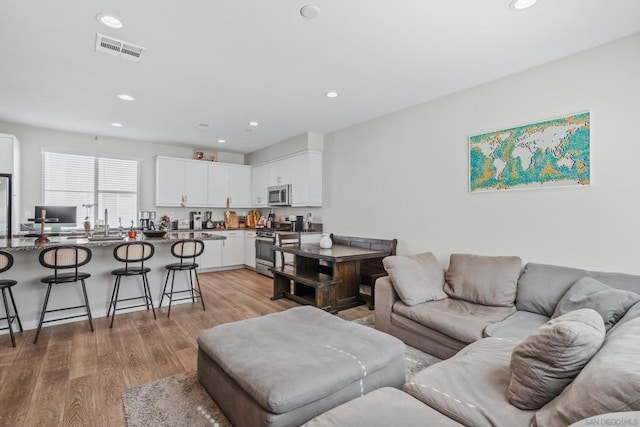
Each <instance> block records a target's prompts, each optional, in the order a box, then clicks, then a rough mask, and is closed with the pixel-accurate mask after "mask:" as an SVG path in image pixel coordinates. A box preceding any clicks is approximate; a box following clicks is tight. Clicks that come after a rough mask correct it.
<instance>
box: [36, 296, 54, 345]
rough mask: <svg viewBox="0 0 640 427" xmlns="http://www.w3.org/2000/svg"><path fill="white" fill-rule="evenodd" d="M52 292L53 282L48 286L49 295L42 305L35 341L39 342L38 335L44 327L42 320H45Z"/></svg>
mask: <svg viewBox="0 0 640 427" xmlns="http://www.w3.org/2000/svg"><path fill="white" fill-rule="evenodd" d="M50 293H51V283H49V286H47V296H45V297H44V305H43V306H42V313H41V314H40V322H39V323H38V330H37V331H36V338H35V339H34V340H33V343H34V344H36V343H37V342H38V336H40V329H42V322H44V314H45V313H46V312H47V304H49V294H50Z"/></svg>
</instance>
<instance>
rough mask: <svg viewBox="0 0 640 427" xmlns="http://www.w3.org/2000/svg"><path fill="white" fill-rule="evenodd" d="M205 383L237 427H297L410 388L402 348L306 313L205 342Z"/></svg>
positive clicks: (213, 334) (210, 334) (201, 368)
mask: <svg viewBox="0 0 640 427" xmlns="http://www.w3.org/2000/svg"><path fill="white" fill-rule="evenodd" d="M198 345H199V349H198V379H199V381H200V383H201V384H202V385H203V386H204V387H205V388H206V389H207V391H208V392H209V394H210V395H211V397H213V399H214V400H215V401H216V403H217V404H218V405H219V406H220V408H221V409H222V411H223V412H224V413H225V414H226V415H227V417H229V419H230V420H231V422H232V423H233V424H234V425H236V426H258V425H261V426H293V425H301V424H303V423H305V422H307V421H309V420H310V419H312V418H313V417H315V416H317V415H319V414H321V413H323V412H325V411H328V410H329V409H331V408H334V407H336V406H338V405H340V404H342V403H344V402H347V401H349V400H351V399H354V398H356V397H359V396H362V395H363V394H365V393H368V392H369V391H372V390H375V389H378V388H380V387H395V388H400V387H402V385H403V384H404V382H405V367H404V365H405V364H404V352H405V345H404V343H402V341H400V340H398V339H397V338H394V337H392V336H390V335H387V334H385V333H382V332H380V331H376V330H375V329H372V328H368V327H366V326H362V325H358V324H355V323H352V322H348V321H344V320H342V319H340V318H338V317H335V316H333V315H331V314H329V313H327V312H325V311H323V310H320V309H317V308H314V307H310V306H305V307H296V308H292V309H289V310H287V311H283V312H281V313H274V314H268V315H266V316H262V317H257V318H254V319H247V320H242V321H239V322H233V323H227V324H224V325H219V326H216V327H214V328H212V329H209V330H207V331H205V332H203V333H202V335H200V336H199V337H198Z"/></svg>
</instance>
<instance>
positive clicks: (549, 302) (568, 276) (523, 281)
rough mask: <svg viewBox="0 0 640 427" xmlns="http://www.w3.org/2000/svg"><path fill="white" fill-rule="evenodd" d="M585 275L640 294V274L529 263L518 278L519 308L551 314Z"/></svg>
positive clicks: (613, 286)
mask: <svg viewBox="0 0 640 427" xmlns="http://www.w3.org/2000/svg"><path fill="white" fill-rule="evenodd" d="M584 276H590V277H593V278H594V279H597V280H599V281H600V282H602V283H604V284H606V285H608V286H611V287H612V288H616V289H623V290H626V291H631V292H635V293H639V294H640V276H635V275H631V274H622V273H602V272H597V271H587V270H581V269H579V268H570V267H562V266H559V265H547V264H535V263H528V264H527V265H525V267H524V271H523V272H522V275H521V276H520V279H519V280H518V293H517V296H516V308H517V309H518V310H524V311H530V312H532V313H538V314H542V315H545V316H547V317H551V316H552V315H553V312H554V310H555V308H556V305H557V304H558V301H560V298H562V296H563V295H564V294H565V293H566V292H567V290H569V288H570V287H571V286H573V284H574V283H575V282H576V281H577V280H578V279H580V278H581V277H584Z"/></svg>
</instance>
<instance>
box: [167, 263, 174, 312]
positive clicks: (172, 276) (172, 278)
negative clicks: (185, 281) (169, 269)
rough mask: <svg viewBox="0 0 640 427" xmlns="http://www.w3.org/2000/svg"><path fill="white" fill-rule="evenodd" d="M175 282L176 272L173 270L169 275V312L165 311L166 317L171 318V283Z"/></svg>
mask: <svg viewBox="0 0 640 427" xmlns="http://www.w3.org/2000/svg"><path fill="white" fill-rule="evenodd" d="M175 281H176V271H175V270H173V274H172V275H171V291H169V311H167V317H169V316H171V303H172V302H173V283H174V282H175Z"/></svg>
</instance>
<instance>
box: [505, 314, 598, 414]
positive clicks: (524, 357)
mask: <svg viewBox="0 0 640 427" xmlns="http://www.w3.org/2000/svg"><path fill="white" fill-rule="evenodd" d="M604 336H605V329H604V323H603V321H602V318H601V317H600V315H599V314H598V313H597V312H596V311H594V310H591V309H589V308H584V309H581V310H575V311H571V312H569V313H567V314H564V315H562V316H560V317H557V318H555V319H551V320H549V321H548V322H547V323H546V324H544V325H543V326H541V327H540V328H539V329H538V330H536V331H535V332H534V333H533V334H531V335H529V336H528V337H527V338H526V339H525V340H524V341H522V342H521V343H520V344H518V345H517V346H516V347H515V348H514V349H513V354H511V363H510V369H511V380H510V381H509V401H510V402H511V403H512V404H513V405H515V406H517V407H518V408H520V409H539V408H541V407H542V406H544V405H546V404H547V403H548V402H550V401H551V399H553V398H554V397H556V396H557V395H559V394H560V393H561V392H562V390H564V388H565V387H566V386H567V384H569V383H570V382H571V381H572V380H573V379H574V378H575V377H576V376H577V375H578V374H579V373H580V370H581V369H582V368H583V367H584V366H585V365H586V364H587V363H588V362H589V360H590V359H591V357H593V355H594V354H596V352H597V351H598V349H600V346H601V345H602V342H603V341H604Z"/></svg>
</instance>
